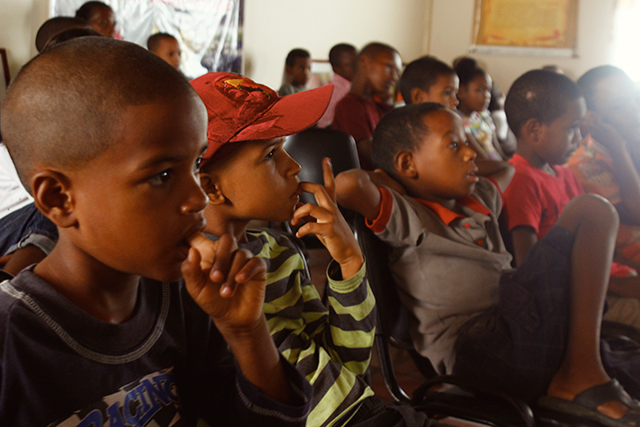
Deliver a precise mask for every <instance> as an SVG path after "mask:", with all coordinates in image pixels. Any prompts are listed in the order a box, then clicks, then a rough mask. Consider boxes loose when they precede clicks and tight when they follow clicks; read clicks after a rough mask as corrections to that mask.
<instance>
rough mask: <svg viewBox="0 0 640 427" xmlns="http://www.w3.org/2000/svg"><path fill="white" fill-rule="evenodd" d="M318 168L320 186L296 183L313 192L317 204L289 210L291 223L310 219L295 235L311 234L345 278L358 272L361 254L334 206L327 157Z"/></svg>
mask: <svg viewBox="0 0 640 427" xmlns="http://www.w3.org/2000/svg"><path fill="white" fill-rule="evenodd" d="M322 169H323V172H324V186H322V185H320V184H314V183H311V182H301V183H300V187H301V188H302V189H303V190H304V191H306V192H309V193H313V195H314V196H315V198H316V201H317V203H318V204H317V205H314V204H313V203H306V204H304V205H301V206H299V207H298V208H297V209H296V211H295V212H294V213H293V219H292V221H291V223H292V225H296V224H298V223H299V222H301V220H302V219H304V218H311V221H309V222H306V223H305V224H304V225H303V226H302V227H300V228H299V229H298V231H297V232H296V236H297V237H303V236H306V235H307V234H315V235H316V236H317V237H318V239H319V240H320V242H322V244H323V245H324V246H325V247H326V248H327V250H328V251H329V253H330V254H331V257H332V258H333V259H334V260H335V261H336V262H337V263H338V264H340V269H341V270H342V279H349V278H351V277H353V276H354V275H355V274H356V273H358V271H360V269H361V267H362V264H363V263H364V257H363V256H362V251H361V250H360V246H359V245H358V242H357V241H356V239H355V237H354V235H353V232H352V231H351V228H349V225H348V224H347V222H346V221H345V219H344V217H343V216H342V213H340V209H338V205H336V202H335V200H336V190H335V183H334V178H333V171H332V169H331V160H330V159H328V158H324V159H323V160H322Z"/></svg>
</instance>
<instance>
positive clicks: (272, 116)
mask: <svg viewBox="0 0 640 427" xmlns="http://www.w3.org/2000/svg"><path fill="white" fill-rule="evenodd" d="M191 84H192V86H193V87H194V88H195V89H196V92H198V94H199V95H200V97H201V98H202V100H203V101H204V104H205V106H206V108H207V113H208V117H209V127H208V139H209V148H208V149H207V151H206V152H205V154H204V156H203V163H202V165H201V169H200V179H201V185H202V187H203V189H204V190H205V192H206V193H207V195H208V196H209V200H210V201H209V205H208V206H207V207H206V208H205V218H206V219H207V227H206V228H205V233H210V234H212V235H214V236H220V235H222V234H225V233H228V234H231V235H233V236H235V237H236V239H237V240H238V242H239V245H240V247H243V248H245V249H248V250H249V251H251V252H252V253H253V254H254V255H256V256H258V257H260V258H262V259H263V260H264V261H265V262H266V264H267V290H266V297H265V304H264V311H265V313H266V315H267V321H268V323H269V328H270V330H271V335H272V337H273V339H274V341H275V342H276V346H277V347H278V350H279V351H280V352H281V353H282V354H283V355H284V356H285V358H287V360H288V361H289V362H291V363H292V364H293V365H295V366H296V368H297V369H298V370H299V371H300V372H301V373H302V374H303V375H304V376H305V377H306V378H307V379H309V381H310V382H311V384H312V386H313V388H314V397H313V400H312V409H311V413H310V414H309V418H308V420H307V425H308V426H329V425H340V426H341V425H349V426H352V425H359V424H362V425H367V426H375V425H386V426H390V425H420V426H422V425H424V424H425V422H426V416H425V415H424V414H416V413H415V412H414V411H413V410H412V409H411V408H400V410H399V411H396V410H392V409H386V408H385V407H384V406H383V405H382V404H381V403H380V401H379V400H378V399H377V398H376V397H375V396H374V395H373V391H372V390H371V388H370V387H369V386H368V385H367V383H366V382H365V381H364V380H363V378H362V376H361V375H362V374H364V373H365V372H366V370H367V368H368V366H369V361H370V357H371V347H372V345H373V342H374V338H375V321H376V315H375V300H374V296H373V294H372V292H371V290H370V288H369V286H368V284H367V282H366V279H365V266H364V260H363V257H362V253H361V252H360V248H359V246H358V244H357V242H356V240H355V238H354V236H353V234H352V232H351V230H350V229H349V226H348V225H347V223H346V222H345V220H344V218H343V217H342V215H341V214H340V211H339V210H338V208H337V206H336V204H335V190H334V183H333V173H332V171H331V163H330V161H329V159H325V160H324V162H323V168H324V180H325V185H324V187H323V186H322V185H319V184H314V183H310V182H300V180H299V179H298V176H297V175H298V173H299V172H300V166H299V165H298V164H297V163H296V162H295V161H294V160H293V159H292V158H291V157H289V155H288V154H287V153H286V152H285V151H284V149H283V143H284V139H285V138H284V137H285V136H287V135H291V134H294V133H297V132H300V131H302V130H304V129H305V128H308V127H310V126H312V125H313V124H314V123H315V122H316V121H317V120H318V119H319V118H320V117H321V116H322V114H323V113H324V111H325V109H326V107H327V105H328V103H329V100H330V97H331V91H332V88H331V86H328V87H327V86H325V87H321V88H318V89H314V90H308V91H304V92H299V93H296V94H293V95H288V96H286V97H283V98H280V97H278V95H277V93H276V92H275V91H273V90H272V89H270V88H268V87H267V86H264V85H260V84H256V83H255V82H253V81H251V80H249V79H247V78H243V77H240V76H237V75H234V74H230V73H210V74H207V75H205V76H202V77H200V78H197V79H195V80H193V81H192V82H191ZM240 142H241V143H240ZM304 191H306V192H311V193H313V194H314V196H315V198H316V200H317V201H318V205H313V204H305V205H302V204H301V203H299V196H300V194H301V193H302V192H304ZM303 218H305V219H311V221H309V222H307V223H306V224H304V225H303V226H302V227H300V229H299V230H298V232H297V236H298V237H302V236H304V235H307V234H315V235H316V236H317V237H318V238H319V239H320V241H321V242H322V243H323V244H324V245H325V246H326V247H327V249H328V250H329V252H330V254H331V256H332V257H333V259H334V261H332V262H331V264H330V265H329V267H328V269H327V276H328V286H327V292H328V295H329V298H328V299H329V309H328V310H327V308H326V307H325V305H324V304H323V303H322V301H321V299H320V296H319V295H318V292H317V291H316V289H315V287H314V286H313V284H312V283H311V282H310V280H309V277H307V276H306V274H305V272H304V260H303V259H302V258H301V256H300V255H299V253H298V251H297V250H296V249H295V246H294V243H293V242H291V241H290V240H289V239H288V238H287V237H284V236H281V235H278V234H276V233H271V232H266V231H262V232H247V225H248V223H249V221H251V220H268V221H289V220H291V219H292V223H293V224H294V225H295V224H298V223H300V222H301V220H302V219H303ZM400 411H405V412H407V413H408V414H407V415H406V418H405V420H402V418H403V416H404V415H401V412H400Z"/></svg>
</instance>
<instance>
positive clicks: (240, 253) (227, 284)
mask: <svg viewBox="0 0 640 427" xmlns="http://www.w3.org/2000/svg"><path fill="white" fill-rule="evenodd" d="M252 258H253V254H251V252H249V251H248V250H246V249H238V250H236V251H234V252H233V254H232V257H231V260H230V261H231V264H230V266H229V271H228V273H227V275H226V280H225V281H224V283H223V284H222V287H221V288H220V296H222V297H223V298H231V297H232V296H233V294H234V293H235V291H236V288H237V287H238V281H237V280H236V278H237V276H238V274H240V272H241V271H242V269H243V267H244V266H245V265H246V264H247V263H248V261H249V260H251V259H252Z"/></svg>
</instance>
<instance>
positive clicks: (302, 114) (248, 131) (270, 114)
mask: <svg viewBox="0 0 640 427" xmlns="http://www.w3.org/2000/svg"><path fill="white" fill-rule="evenodd" d="M332 93H333V85H326V86H322V87H319V88H316V89H309V90H305V91H302V92H298V93H294V94H292V95H287V96H283V97H282V98H280V99H279V100H278V102H276V103H275V104H274V105H273V106H272V107H271V108H270V109H269V111H267V113H265V114H264V115H262V116H261V117H260V118H259V119H258V120H256V121H255V122H253V123H251V124H250V125H249V126H247V127H245V128H244V129H242V131H240V132H239V133H237V134H236V135H235V136H234V137H233V138H231V140H230V141H229V142H237V141H250V140H255V139H272V138H279V137H281V136H287V135H292V134H294V133H298V132H302V131H303V130H305V129H307V128H309V127H311V126H313V125H314V124H316V123H317V122H318V120H320V118H321V117H322V115H323V114H324V112H325V111H326V109H327V106H328V105H329V101H330V100H331V94H332Z"/></svg>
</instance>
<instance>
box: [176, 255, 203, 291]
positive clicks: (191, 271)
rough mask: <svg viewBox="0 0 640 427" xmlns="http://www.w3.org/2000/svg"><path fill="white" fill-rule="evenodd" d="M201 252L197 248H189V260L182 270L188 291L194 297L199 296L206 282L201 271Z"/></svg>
mask: <svg viewBox="0 0 640 427" xmlns="http://www.w3.org/2000/svg"><path fill="white" fill-rule="evenodd" d="M200 259H201V258H200V252H198V251H197V250H196V249H195V248H189V253H188V255H187V259H185V260H184V261H183V263H182V266H181V270H182V276H183V277H184V280H185V283H186V285H187V289H189V291H190V292H191V294H192V295H197V294H198V293H199V292H200V290H201V289H202V287H203V286H204V283H205V280H204V278H203V277H202V270H201V269H200V266H199V264H200Z"/></svg>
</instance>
